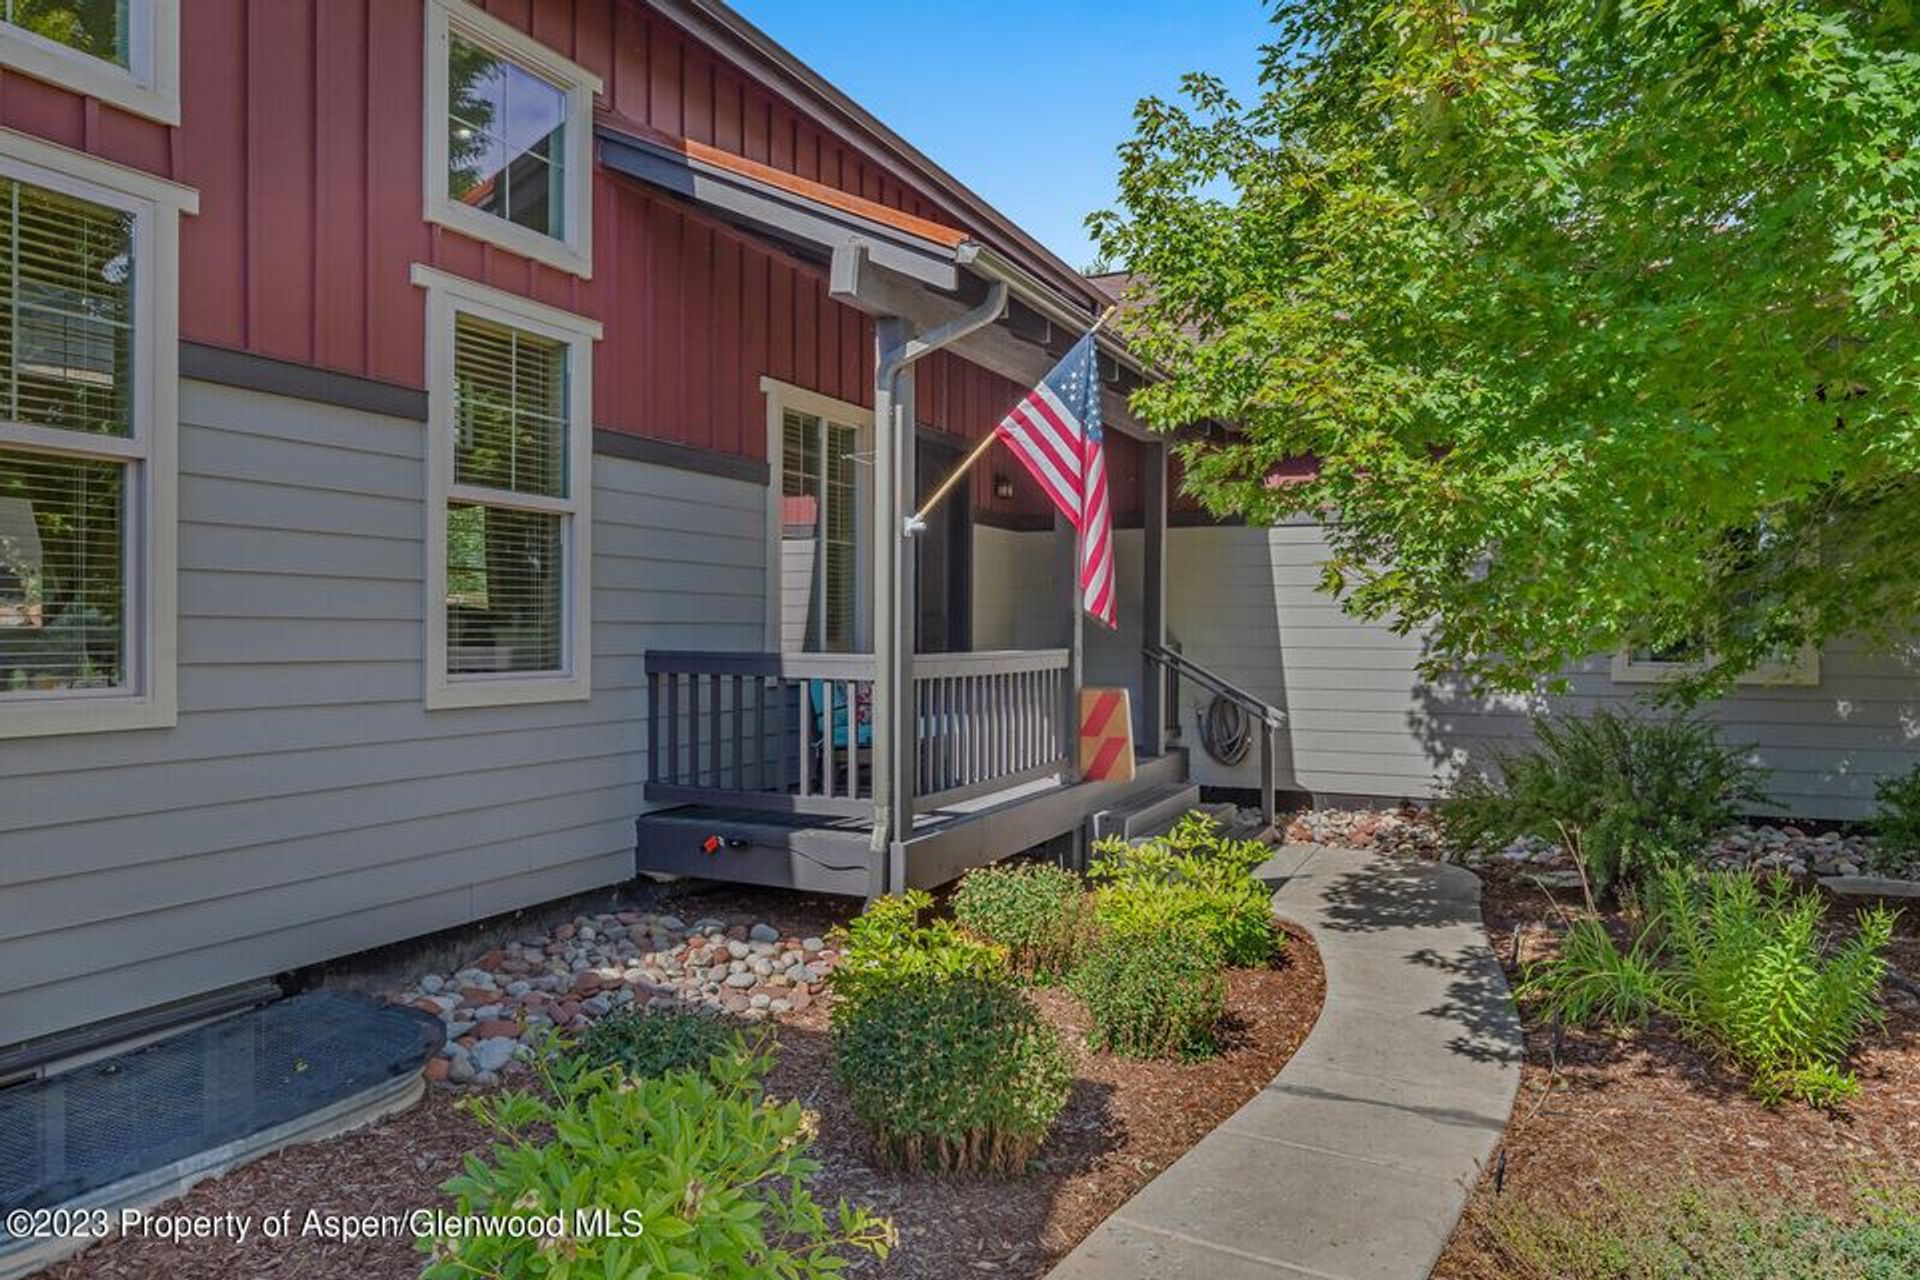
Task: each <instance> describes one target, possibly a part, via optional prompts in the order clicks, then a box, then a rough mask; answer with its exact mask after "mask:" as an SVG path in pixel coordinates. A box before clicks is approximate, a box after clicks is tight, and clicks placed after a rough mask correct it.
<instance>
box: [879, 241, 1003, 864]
mask: <svg viewBox="0 0 1920 1280" xmlns="http://www.w3.org/2000/svg"><path fill="white" fill-rule="evenodd" d="M855 252H857V250H856V251H855ZM1006 305H1007V286H1006V282H1005V281H999V280H996V281H994V282H993V284H992V286H991V287H990V288H989V289H988V291H987V297H986V300H985V301H984V302H982V303H981V304H980V305H979V306H977V307H975V308H973V309H972V310H971V311H968V312H965V313H963V314H961V315H958V316H955V317H954V318H953V319H951V320H949V321H947V322H946V323H944V324H941V325H939V326H937V327H936V328H934V329H931V330H929V331H927V332H926V333H924V334H921V335H920V336H918V337H915V336H913V333H912V322H911V321H910V320H908V319H906V318H905V317H901V316H881V317H879V318H878V319H877V320H876V321H875V323H874V346H875V359H874V376H873V422H874V468H873V471H874V475H873V487H874V528H875V530H876V531H877V533H878V534H879V536H878V537H877V538H876V539H875V544H876V545H875V547H874V557H873V613H874V617H875V619H876V620H877V625H876V626H875V628H874V638H873V639H874V643H873V661H874V677H873V715H872V724H873V761H874V767H873V841H872V845H871V848H870V853H871V858H872V867H873V890H872V892H873V895H874V896H878V895H880V894H883V893H897V892H899V891H900V890H902V889H904V888H906V875H905V870H906V869H905V867H904V866H902V865H898V863H899V848H898V847H899V845H900V843H901V842H902V841H903V840H904V839H905V838H906V837H907V836H908V835H909V834H911V832H912V829H913V799H914V796H913V790H914V777H915V769H914V752H915V750H916V746H917V742H916V737H917V734H918V726H917V725H914V724H913V723H911V720H912V717H913V714H914V712H913V646H914V635H913V621H912V618H911V616H910V614H909V610H910V608H911V604H912V596H913V557H912V554H911V552H912V547H911V541H910V540H911V539H912V537H913V533H914V531H913V529H912V528H910V527H909V526H908V520H909V513H910V512H912V511H913V509H914V492H913V455H912V454H911V453H910V452H909V453H906V454H904V455H903V454H902V452H901V451H902V450H911V449H912V448H913V447H914V422H913V418H912V416H911V415H912V407H913V394H912V390H911V387H910V386H909V389H908V390H907V392H906V394H904V395H903V394H902V392H901V385H900V384H901V379H902V377H903V376H904V375H906V374H907V373H908V372H909V371H910V370H911V368H912V366H913V365H914V364H915V363H916V362H918V361H919V360H922V359H924V358H925V357H927V356H930V355H932V354H933V353H934V352H936V351H938V350H940V349H941V348H942V347H947V346H951V345H952V344H953V343H955V342H958V341H959V340H960V339H962V338H964V337H966V336H967V335H968V334H970V333H973V332H974V331H975V330H977V329H981V328H984V327H986V326H987V325H990V324H992V323H993V322H994V321H995V320H998V319H999V318H1000V316H1001V313H1002V312H1004V311H1005V310H1006ZM903 410H904V412H903Z"/></svg>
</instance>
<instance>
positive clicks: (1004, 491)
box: [993, 474, 1013, 498]
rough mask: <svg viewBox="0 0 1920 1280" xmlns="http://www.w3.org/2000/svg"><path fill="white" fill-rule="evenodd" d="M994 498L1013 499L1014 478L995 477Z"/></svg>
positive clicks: (1006, 476)
mask: <svg viewBox="0 0 1920 1280" xmlns="http://www.w3.org/2000/svg"><path fill="white" fill-rule="evenodd" d="M993 496H994V497H996V498H1011V497H1012V496H1013V477H1011V476H1008V475H1002V474H996V475H995V476H994V477H993Z"/></svg>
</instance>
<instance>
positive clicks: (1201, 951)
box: [1073, 933, 1227, 1059]
mask: <svg viewBox="0 0 1920 1280" xmlns="http://www.w3.org/2000/svg"><path fill="white" fill-rule="evenodd" d="M1073 990H1074V993H1075V994H1076V995H1078V996H1079V997H1080V999H1081V1000H1082V1001H1084V1002H1085V1004H1086V1006H1087V1013H1088V1014H1089V1015H1091V1017H1092V1018H1093V1034H1092V1035H1091V1036H1089V1037H1088V1042H1089V1043H1090V1044H1091V1045H1092V1046H1093V1047H1094V1048H1096V1049H1106V1050H1110V1051H1112V1052H1114V1053H1118V1054H1122V1055H1124V1056H1126V1057H1132V1058H1185V1059H1194V1058H1207V1057H1212V1056H1213V1051H1214V1044H1213V1028H1214V1024H1216V1023H1218V1022H1219V1021H1220V1017H1221V1015H1222V1014H1223V1013H1225V1012H1226V1007H1227V979H1226V975H1225V974H1223V973H1221V972H1220V957H1219V954H1218V953H1217V952H1216V951H1215V949H1214V946H1213V944H1212V943H1211V942H1209V941H1207V940H1206V939H1204V938H1191V937H1181V936H1179V935H1177V934H1166V933H1149V934H1141V935H1131V936H1127V935H1109V936H1107V937H1106V938H1103V939H1102V940H1101V941H1100V942H1099V943H1098V944H1097V945H1096V946H1095V947H1094V948H1093V951H1092V953H1091V954H1089V955H1088V956H1087V959H1086V961H1085V963H1083V964H1082V965H1081V966H1080V967H1079V968H1078V969H1077V970H1075V971H1074V975H1073Z"/></svg>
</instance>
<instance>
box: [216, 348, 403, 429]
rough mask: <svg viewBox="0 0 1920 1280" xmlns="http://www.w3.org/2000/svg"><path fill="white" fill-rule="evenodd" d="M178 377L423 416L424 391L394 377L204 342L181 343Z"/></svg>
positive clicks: (400, 415) (366, 409) (348, 406)
mask: <svg viewBox="0 0 1920 1280" xmlns="http://www.w3.org/2000/svg"><path fill="white" fill-rule="evenodd" d="M180 376H181V377H183V378H193V379H195V380H196V381H200V382H217V383H219V384H220V385H221V386H223V387H239V388H240V389H241V390H243V391H263V392H266V393H267V394H268V395H276V396H292V397H293V398H294V399H296V400H312V401H314V402H316V403H318V404H330V405H336V406H338V407H339V408H342V409H358V410H359V411H361V412H362V413H378V414H383V415H385V416H386V417H389V418H406V419H408V420H409V421H413V422H425V421H426V420H427V393H426V392H425V391H421V390H419V389H417V388H415V387H403V386H401V385H400V384H399V383H397V382H382V381H380V380H379V379H377V378H362V377H359V376H358V375H356V374H351V373H337V372H335V371H334V370H332V369H318V368H315V367H314V366H312V365H307V364H295V363H294V362H292V361H290V360H276V359H274V358H273V357H272V356H258V355H254V354H253V353H252V352H250V351H235V350H234V349H233V348H231V347H216V346H210V345H208V344H207V343H204V342H182V343H181V344H180Z"/></svg>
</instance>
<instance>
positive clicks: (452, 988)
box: [391, 911, 838, 1085]
mask: <svg viewBox="0 0 1920 1280" xmlns="http://www.w3.org/2000/svg"><path fill="white" fill-rule="evenodd" d="M837 956H838V953H837V952H836V951H834V949H833V948H831V947H829V946H828V945H827V944H826V942H825V941H824V940H823V939H821V938H818V937H804V938H800V937H791V936H787V935H785V934H782V933H781V931H780V930H778V929H776V928H774V927H773V926H772V925H770V924H767V923H766V922H764V921H754V920H750V919H731V920H729V919H722V918H719V917H713V916H708V917H706V918H704V919H700V920H695V921H694V922H693V923H691V924H688V923H687V922H686V921H684V920H682V919H681V918H680V917H678V916H673V915H658V914H652V913H649V912H642V911H620V912H614V913H609V914H604V915H586V916H578V917H575V918H574V919H573V920H570V921H568V922H566V923H564V924H561V925H558V926H557V927H555V928H554V929H553V931H552V932H550V933H547V934H543V935H540V936H537V937H529V938H524V939H521V940H519V941H517V942H513V943H510V944H508V945H506V946H504V947H500V948H497V949H495V950H492V951H489V952H487V953H486V954H485V955H481V956H478V957H475V958H474V959H473V960H472V962H471V963H469V964H467V965H465V966H463V967H461V968H459V969H456V970H454V971H453V972H451V973H426V974H421V975H420V976H419V977H417V978H415V979H414V980H413V981H412V983H411V984H410V985H409V986H408V987H407V989H406V990H404V991H401V992H399V993H397V994H395V995H393V996H392V997H391V998H392V999H393V1000H394V1001H395V1002H397V1003H402V1004H410V1005H413V1006H414V1007H415V1008H418V1009H424V1010H426V1011H427V1012H428V1013H431V1014H433V1015H434V1016H436V1017H438V1018H439V1019H440V1020H441V1022H443V1023H444V1024H446V1029H447V1043H446V1047H445V1048H444V1049H442V1050H441V1053H440V1056H439V1057H438V1058H436V1059H435V1060H434V1061H433V1062H431V1063H429V1064H428V1066H427V1078H428V1079H429V1080H433V1081H436V1082H438V1081H445V1082H448V1083H451V1084H478V1085H489V1084H495V1083H497V1082H498V1081H499V1079H500V1076H501V1075H502V1074H503V1073H504V1072H508V1071H510V1070H513V1069H515V1068H516V1066H517V1063H518V1061H519V1059H520V1057H521V1056H522V1054H523V1052H524V1050H525V1049H526V1048H527V1047H529V1046H532V1045H536V1044H538V1043H540V1042H541V1041H542V1040H543V1039H545V1037H546V1035H547V1033H548V1032H549V1031H550V1030H552V1029H555V1028H558V1029H559V1030H562V1031H573V1032H577V1031H580V1030H583V1029H584V1028H586V1027H587V1026H588V1025H589V1024H590V1023H592V1022H593V1021H594V1020H595V1019H598V1018H604V1017H606V1016H607V1015H608V1014H610V1013H613V1012H614V1011H616V1010H620V1009H626V1008H645V1009H692V1008H707V1009H713V1010H716V1011H719V1012H723V1013H728V1014H732V1015H733V1016H735V1017H738V1018H741V1019H743V1020H745V1021H748V1022H759V1021H763V1020H765V1019H767V1018H772V1017H779V1016H782V1015H785V1014H791V1013H796V1012H799V1011H801V1010H804V1009H806V1008H807V1007H808V1006H809V1005H811V1004H812V1003H813V1002H814V1001H815V1000H817V999H819V998H821V995H822V992H823V991H824V990H825V983H826V977H827V974H828V973H829V972H831V971H832V968H833V965H834V962H835V960H836V959H837Z"/></svg>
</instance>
